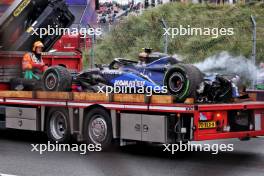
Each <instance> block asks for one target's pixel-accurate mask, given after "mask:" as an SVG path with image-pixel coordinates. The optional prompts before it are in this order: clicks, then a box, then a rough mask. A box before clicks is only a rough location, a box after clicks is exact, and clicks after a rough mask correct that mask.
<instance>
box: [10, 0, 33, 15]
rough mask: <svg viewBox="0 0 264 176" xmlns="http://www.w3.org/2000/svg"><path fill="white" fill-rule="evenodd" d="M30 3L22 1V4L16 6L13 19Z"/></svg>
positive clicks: (26, 0) (29, 0)
mask: <svg viewBox="0 0 264 176" xmlns="http://www.w3.org/2000/svg"><path fill="white" fill-rule="evenodd" d="M30 2H31V0H24V1H22V3H21V4H20V5H19V6H18V8H17V9H16V10H15V11H14V13H13V15H14V16H15V17H17V16H19V15H20V13H21V12H22V11H23V10H24V9H25V8H26V7H27V6H28V4H29V3H30Z"/></svg>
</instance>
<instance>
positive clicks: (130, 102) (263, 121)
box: [0, 91, 264, 148]
mask: <svg viewBox="0 0 264 176" xmlns="http://www.w3.org/2000/svg"><path fill="white" fill-rule="evenodd" d="M0 113H1V116H0V124H1V128H2V129H3V128H9V129H20V130H31V131H41V132H46V133H47V135H48V137H49V140H50V141H53V142H60V143H67V142H68V141H69V140H70V139H71V138H72V137H74V138H75V139H76V140H78V141H81V142H82V141H84V142H87V143H93V144H101V145H102V147H104V148H107V147H109V145H110V144H111V142H112V141H113V140H114V139H117V140H118V141H120V145H125V144H127V143H129V142H131V141H141V142H142V141H143V142H151V143H166V144H168V143H177V142H180V141H182V142H187V141H204V140H216V139H229V138H239V139H250V138H252V137H257V136H263V135H264V102H263V101H256V100H254V98H252V99H251V100H249V101H244V102H237V103H224V104H184V103H181V104H179V103H174V98H173V96H169V95H153V96H151V97H148V96H145V95H141V94H109V95H106V94H101V93H100V94H96V93H86V92H43V91H20V92H19V91H0Z"/></svg>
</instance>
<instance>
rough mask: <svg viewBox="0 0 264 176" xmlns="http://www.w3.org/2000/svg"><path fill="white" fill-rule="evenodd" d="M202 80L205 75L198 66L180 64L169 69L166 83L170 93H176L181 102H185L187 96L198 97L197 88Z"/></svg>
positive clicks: (165, 79)
mask: <svg viewBox="0 0 264 176" xmlns="http://www.w3.org/2000/svg"><path fill="white" fill-rule="evenodd" d="M202 80H203V76H202V73H201V71H200V70H199V69H198V68H196V67H195V66H193V65H188V64H179V65H176V66H173V67H172V68H170V69H169V70H168V71H167V73H166V74H165V78H164V85H165V86H167V88H168V91H169V93H170V94H173V95H175V96H176V98H177V100H178V101H179V102H183V101H184V100H185V99H186V98H187V97H191V98H196V89H197V87H198V85H199V84H200V83H201V82H202Z"/></svg>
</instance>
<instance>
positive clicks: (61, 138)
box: [46, 108, 71, 143]
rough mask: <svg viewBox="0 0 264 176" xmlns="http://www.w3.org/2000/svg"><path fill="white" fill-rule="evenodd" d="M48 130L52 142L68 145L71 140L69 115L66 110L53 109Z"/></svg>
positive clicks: (49, 115) (48, 120)
mask: <svg viewBox="0 0 264 176" xmlns="http://www.w3.org/2000/svg"><path fill="white" fill-rule="evenodd" d="M46 130H47V135H48V138H49V140H50V141H51V142H58V143H68V142H69V140H70V138H71V131H70V123H69V114H68V112H67V110H66V109H64V108H56V109H55V108H52V109H50V111H49V113H48V118H47V121H46Z"/></svg>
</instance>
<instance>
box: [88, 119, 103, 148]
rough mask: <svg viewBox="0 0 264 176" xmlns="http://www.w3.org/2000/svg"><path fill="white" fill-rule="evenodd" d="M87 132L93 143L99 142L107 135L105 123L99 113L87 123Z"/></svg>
mask: <svg viewBox="0 0 264 176" xmlns="http://www.w3.org/2000/svg"><path fill="white" fill-rule="evenodd" d="M88 134H89V137H90V139H91V140H92V142H93V143H95V144H101V143H103V142H104V141H105V139H106V137H107V123H106V121H105V119H104V118H103V117H102V116H101V115H96V116H95V117H94V118H93V119H92V120H91V121H90V123H89V126H88Z"/></svg>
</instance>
